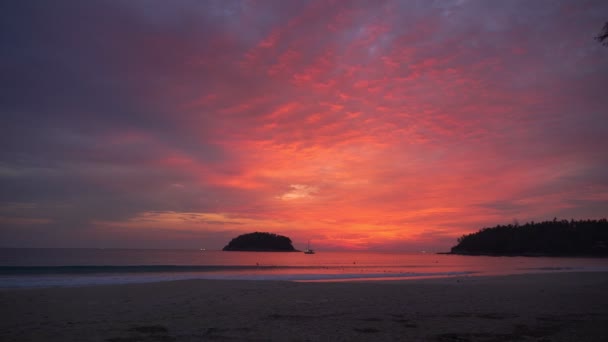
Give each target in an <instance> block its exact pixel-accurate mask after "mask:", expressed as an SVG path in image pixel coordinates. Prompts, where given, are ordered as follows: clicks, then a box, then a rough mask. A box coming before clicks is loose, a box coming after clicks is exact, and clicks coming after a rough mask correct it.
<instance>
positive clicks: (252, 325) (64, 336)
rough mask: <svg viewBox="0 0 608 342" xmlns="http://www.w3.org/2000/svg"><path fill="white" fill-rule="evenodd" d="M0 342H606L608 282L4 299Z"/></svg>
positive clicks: (52, 291)
mask: <svg viewBox="0 0 608 342" xmlns="http://www.w3.org/2000/svg"><path fill="white" fill-rule="evenodd" d="M0 317H1V319H0V341H111V342H129V341H207V340H219V341H222V340H225V341H231V340H232V341H442V342H444V341H608V273H553V274H538V275H513V276H500V277H461V278H447V279H427V280H412V281H394V282H391V281H388V282H359V283H356V282H342V283H294V282H271V281H213V280H188V281H176V282H164V283H150V284H129V285H107V286H89V287H78V288H49V289H21V290H2V291H0Z"/></svg>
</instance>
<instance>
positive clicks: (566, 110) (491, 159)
mask: <svg viewBox="0 0 608 342" xmlns="http://www.w3.org/2000/svg"><path fill="white" fill-rule="evenodd" d="M2 6H3V7H6V8H3V10H2V11H0V12H2V14H0V16H1V17H2V18H1V21H0V22H2V23H3V24H2V27H3V29H2V30H1V31H3V32H4V33H2V34H1V35H0V43H1V44H2V51H4V52H3V56H2V60H3V61H4V62H3V63H2V64H3V69H4V71H3V72H2V73H3V74H4V76H3V77H2V78H1V79H0V82H1V84H2V88H3V89H8V90H7V91H5V92H4V93H3V94H2V95H0V112H1V113H2V117H3V123H5V124H4V125H3V127H2V128H0V130H1V132H0V133H1V135H2V137H1V138H0V139H1V140H0V141H1V142H2V146H3V151H2V152H1V154H0V185H1V187H2V188H3V189H5V190H3V191H2V193H3V194H2V195H0V245H2V246H5V247H136V248H199V247H205V248H209V249H219V248H221V247H222V246H223V245H225V244H226V243H227V242H228V241H229V240H230V239H231V238H232V237H235V236H236V235H238V234H241V233H246V232H252V231H270V232H275V233H279V234H285V235H288V236H290V237H291V238H292V240H293V241H294V243H295V245H296V247H297V248H303V247H304V246H305V244H306V241H308V240H311V241H312V243H313V246H314V247H315V248H317V249H326V250H329V249H361V250H387V251H393V250H398V251H419V250H429V251H445V250H448V249H449V247H450V246H452V245H453V244H454V243H455V241H456V238H457V237H459V236H460V235H462V234H464V233H470V232H474V231H476V230H478V229H479V228H482V227H484V226H493V225H496V224H505V223H512V222H513V221H514V220H517V221H519V222H525V221H529V220H535V221H539V220H546V219H553V217H558V218H567V219H570V218H575V219H579V218H601V217H606V216H608V215H607V214H608V172H606V169H607V168H608V154H607V153H606V151H605V150H606V146H608V135H606V130H607V129H608V116H607V114H606V113H607V112H608V98H607V97H606V96H605V90H606V89H608V48H605V47H603V46H601V45H600V44H599V43H598V42H596V41H594V40H593V36H594V35H596V34H597V33H598V32H599V30H600V29H601V27H602V26H603V23H604V22H605V21H606V20H608V16H607V14H608V6H607V5H606V3H605V2H602V1H563V2H557V1H533V2H531V1H500V2H498V1H442V2H432V1H259V2H258V1H203V2H198V1H176V2H165V1H158V2H154V1H152V2H148V1H145V2H140V1H124V2H122V1H115V2H81V1H57V2H53V3H52V4H50V3H49V4H46V3H44V4H42V3H40V2H33V1H32V2H30V1H20V2H17V3H12V4H5V5H2Z"/></svg>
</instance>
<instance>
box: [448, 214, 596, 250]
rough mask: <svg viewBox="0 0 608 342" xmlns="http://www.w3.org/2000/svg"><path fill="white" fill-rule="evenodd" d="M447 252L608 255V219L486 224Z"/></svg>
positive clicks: (462, 238) (464, 237)
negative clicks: (490, 225) (488, 225)
mask: <svg viewBox="0 0 608 342" xmlns="http://www.w3.org/2000/svg"><path fill="white" fill-rule="evenodd" d="M446 254H459V255H494V256H564V257H574V256H587V257H608V221H606V219H605V218H604V219H601V220H579V221H575V220H570V221H568V220H557V219H553V221H544V222H539V223H535V222H530V223H526V224H523V225H520V224H517V223H515V224H509V225H498V226H495V227H488V228H483V229H481V230H480V231H478V232H476V233H473V234H468V235H463V236H462V237H460V238H459V239H458V244H457V245H456V246H454V247H452V249H451V251H450V252H449V253H446Z"/></svg>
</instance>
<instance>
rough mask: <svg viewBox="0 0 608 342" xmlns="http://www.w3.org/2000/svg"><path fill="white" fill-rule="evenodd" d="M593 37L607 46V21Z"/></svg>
mask: <svg viewBox="0 0 608 342" xmlns="http://www.w3.org/2000/svg"><path fill="white" fill-rule="evenodd" d="M595 39H596V40H597V41H598V42H600V43H601V44H602V45H604V46H608V21H607V22H606V23H605V24H604V27H603V28H602V30H601V31H600V33H599V34H598V35H597V36H595Z"/></svg>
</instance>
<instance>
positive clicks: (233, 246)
mask: <svg viewBox="0 0 608 342" xmlns="http://www.w3.org/2000/svg"><path fill="white" fill-rule="evenodd" d="M222 250H223V251H241V252H298V250H296V249H295V248H293V245H292V244H291V239H290V238H288V237H287V236H283V235H277V234H274V233H260V232H255V233H249V234H243V235H239V236H237V237H235V238H234V239H232V240H231V241H230V242H229V243H228V244H227V245H226V246H225V247H224V248H223V249H222Z"/></svg>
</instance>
